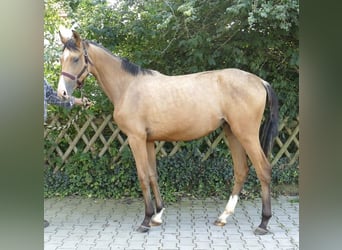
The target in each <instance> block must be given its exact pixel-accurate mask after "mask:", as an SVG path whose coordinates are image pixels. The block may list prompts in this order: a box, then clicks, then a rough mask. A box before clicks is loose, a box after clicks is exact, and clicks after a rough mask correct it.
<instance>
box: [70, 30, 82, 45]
mask: <svg viewBox="0 0 342 250" xmlns="http://www.w3.org/2000/svg"><path fill="white" fill-rule="evenodd" d="M72 34H73V37H74V39H75V42H76V45H77V47H80V46H81V37H80V35H79V34H78V33H77V32H76V31H74V30H72Z"/></svg>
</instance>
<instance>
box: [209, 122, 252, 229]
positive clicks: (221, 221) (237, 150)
mask: <svg viewBox="0 0 342 250" xmlns="http://www.w3.org/2000/svg"><path fill="white" fill-rule="evenodd" d="M223 129H224V132H225V135H226V137H227V139H228V143H229V148H230V151H231V154H232V158H233V165H234V187H233V190H232V193H231V195H230V197H229V200H228V203H227V205H226V208H225V210H224V211H223V212H222V214H221V215H220V216H219V217H218V218H217V220H216V221H215V222H214V224H215V225H217V226H224V225H225V224H226V223H227V218H228V217H229V216H230V215H232V214H233V213H234V210H235V207H236V204H237V202H238V199H239V194H240V192H241V190H242V187H243V184H244V182H245V180H246V178H247V175H248V172H249V168H248V166H247V156H246V152H245V150H244V148H243V147H242V145H241V143H240V142H239V140H238V139H237V138H236V137H235V135H234V134H233V133H232V131H231V129H230V127H229V126H228V125H227V124H225V125H224V127H223Z"/></svg>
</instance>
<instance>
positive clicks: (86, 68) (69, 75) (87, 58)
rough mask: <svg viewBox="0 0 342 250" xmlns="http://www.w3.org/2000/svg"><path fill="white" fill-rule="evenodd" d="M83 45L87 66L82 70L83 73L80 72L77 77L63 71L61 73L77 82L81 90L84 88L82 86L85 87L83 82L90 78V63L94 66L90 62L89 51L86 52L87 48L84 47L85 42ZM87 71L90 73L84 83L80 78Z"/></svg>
mask: <svg viewBox="0 0 342 250" xmlns="http://www.w3.org/2000/svg"><path fill="white" fill-rule="evenodd" d="M82 44H83V54H84V59H85V65H84V67H83V69H82V70H81V72H80V73H79V74H78V75H77V76H75V75H72V74H69V73H67V72H64V71H62V73H61V74H62V75H63V76H66V77H68V78H70V79H71V80H73V81H76V83H77V88H79V89H80V88H82V86H83V80H84V79H85V78H86V77H87V76H88V74H89V71H88V63H90V64H92V62H91V61H90V60H89V57H88V52H87V50H86V48H85V46H84V42H83V41H82ZM86 70H87V71H88V72H87V75H86V76H85V77H84V78H83V80H82V81H80V79H79V78H80V77H81V76H82V75H83V73H84V72H85V71H86Z"/></svg>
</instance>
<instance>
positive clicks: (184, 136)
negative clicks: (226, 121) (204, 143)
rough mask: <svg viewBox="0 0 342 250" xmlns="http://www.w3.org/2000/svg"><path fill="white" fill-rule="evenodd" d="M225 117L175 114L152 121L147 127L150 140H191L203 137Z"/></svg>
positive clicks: (220, 123)
mask: <svg viewBox="0 0 342 250" xmlns="http://www.w3.org/2000/svg"><path fill="white" fill-rule="evenodd" d="M222 123H223V119H220V117H219V116H218V115H215V116H213V115H212V116H210V115H201V116H194V115H192V116H190V114H189V116H186V117H185V116H180V115H178V116H173V117H168V119H164V120H158V121H154V122H153V121H152V122H150V123H149V125H148V127H147V139H148V140H150V141H189V140H194V139H198V138H200V137H203V136H205V135H207V134H209V133H211V132H212V131H214V130H215V129H217V128H218V127H219V126H220V125H222Z"/></svg>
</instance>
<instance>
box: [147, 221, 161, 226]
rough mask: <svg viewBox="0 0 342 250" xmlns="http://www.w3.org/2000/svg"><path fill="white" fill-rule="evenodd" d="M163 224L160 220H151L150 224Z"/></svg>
mask: <svg viewBox="0 0 342 250" xmlns="http://www.w3.org/2000/svg"><path fill="white" fill-rule="evenodd" d="M161 224H163V223H162V222H160V221H154V220H151V222H150V226H152V227H157V226H160V225H161Z"/></svg>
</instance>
